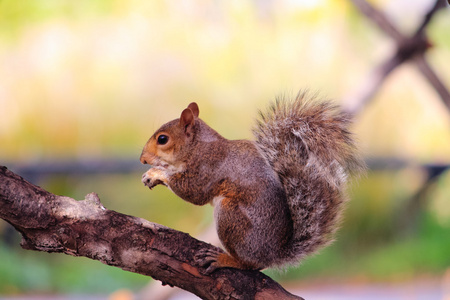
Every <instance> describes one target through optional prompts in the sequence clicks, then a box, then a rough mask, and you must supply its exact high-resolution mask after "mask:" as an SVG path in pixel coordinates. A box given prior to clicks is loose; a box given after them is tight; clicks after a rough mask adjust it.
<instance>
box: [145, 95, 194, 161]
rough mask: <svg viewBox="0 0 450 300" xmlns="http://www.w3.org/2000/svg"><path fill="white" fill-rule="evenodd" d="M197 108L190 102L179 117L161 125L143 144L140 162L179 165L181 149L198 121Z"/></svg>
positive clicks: (190, 136)
mask: <svg viewBox="0 0 450 300" xmlns="http://www.w3.org/2000/svg"><path fill="white" fill-rule="evenodd" d="M198 115H199V109H198V105H197V103H195V102H192V103H191V104H189V105H188V107H187V108H186V109H185V110H183V112H182V113H181V116H180V118H179V119H175V120H173V121H170V122H168V123H166V124H164V125H163V126H161V127H160V128H159V129H158V130H157V131H156V132H155V133H154V134H153V135H152V136H151V137H150V139H149V140H148V142H147V143H146V144H145V146H144V149H143V150H142V154H141V158H140V160H141V163H143V164H150V165H154V166H161V167H168V166H173V167H180V164H182V160H181V159H182V157H180V156H182V154H183V153H184V154H186V153H185V152H186V151H184V152H183V151H182V150H183V148H185V146H187V145H188V144H189V143H190V142H191V141H192V140H193V137H194V130H195V124H196V122H198V119H197V118H198Z"/></svg>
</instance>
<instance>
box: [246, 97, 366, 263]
mask: <svg viewBox="0 0 450 300" xmlns="http://www.w3.org/2000/svg"><path fill="white" fill-rule="evenodd" d="M350 124H351V120H350V117H349V116H348V115H347V114H345V113H343V112H342V111H340V110H339V109H338V107H337V106H336V105H333V104H332V103H330V102H327V101H317V100H315V99H314V98H311V97H309V96H308V94H307V93H306V92H301V93H299V94H298V95H297V97H296V98H295V99H277V100H276V101H275V102H274V103H273V104H272V106H271V107H270V108H269V110H268V111H267V112H265V113H262V112H261V113H260V119H259V120H258V123H257V125H256V127H255V128H254V130H253V133H254V135H255V138H256V144H257V146H258V147H259V148H260V150H261V153H262V154H263V155H264V156H265V157H266V158H267V160H268V162H269V164H270V165H271V166H272V168H273V169H274V170H275V172H276V173H277V174H278V176H279V178H280V181H281V183H282V185H283V187H284V189H285V192H286V196H287V199H288V205H289V208H290V213H291V217H292V221H293V225H294V226H293V227H294V236H293V239H292V242H291V244H290V245H289V247H288V249H286V255H287V257H286V258H285V262H292V263H294V262H297V261H298V260H299V259H301V258H302V257H304V256H305V255H307V254H310V253H312V252H314V251H316V250H317V249H319V248H321V247H323V246H325V245H327V244H328V243H330V242H331V241H332V235H333V233H334V231H335V230H336V228H337V225H338V224H337V223H338V222H339V216H340V214H341V211H342V209H343V207H342V206H343V204H344V202H345V201H346V195H345V183H346V180H347V177H348V175H349V174H351V173H354V172H358V171H360V170H362V169H363V168H364V164H363V162H362V161H361V160H360V159H359V156H358V155H357V152H356V147H355V143H354V140H353V138H352V134H351V133H350V131H349V126H350Z"/></svg>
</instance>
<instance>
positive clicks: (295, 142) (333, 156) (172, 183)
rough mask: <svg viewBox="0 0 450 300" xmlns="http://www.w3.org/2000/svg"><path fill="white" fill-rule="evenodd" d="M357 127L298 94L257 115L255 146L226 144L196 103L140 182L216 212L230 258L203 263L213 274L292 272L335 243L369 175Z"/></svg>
mask: <svg viewBox="0 0 450 300" xmlns="http://www.w3.org/2000/svg"><path fill="white" fill-rule="evenodd" d="M350 124H351V118H350V116H349V115H348V114H346V113H344V112H342V111H340V109H339V108H338V106H336V105H335V104H333V103H331V102H330V101H323V100H321V101H316V100H315V99H314V97H309V96H308V93H307V92H299V94H298V95H297V96H296V97H295V98H294V99H285V98H283V97H281V98H280V97H279V98H277V99H276V101H274V102H273V103H272V105H271V106H270V108H269V109H268V111H267V112H265V113H262V112H260V117H259V119H258V121H257V124H256V126H255V127H254V129H253V134H254V136H255V140H254V141H249V140H228V139H226V138H224V137H222V136H221V135H220V134H219V133H217V132H216V131H215V130H214V129H212V128H211V127H209V126H208V125H207V124H206V123H205V122H204V121H202V120H201V119H199V108H198V105H197V104H196V103H195V102H193V103H191V104H189V105H188V107H187V108H186V109H184V110H183V111H182V113H181V116H180V118H179V119H175V120H172V121H170V122H168V123H166V124H164V125H162V126H161V127H160V128H159V129H158V130H156V132H155V133H154V134H153V135H152V136H151V137H150V139H149V140H148V142H147V143H146V144H145V146H144V148H143V151H142V154H141V156H140V161H141V162H142V163H143V164H149V165H151V168H150V169H149V170H148V171H147V172H145V173H144V174H143V176H142V182H143V183H144V184H145V185H146V186H147V187H149V188H150V189H152V188H153V187H155V186H156V185H158V184H162V185H165V186H167V187H168V188H169V189H170V190H172V191H173V192H174V193H175V194H176V195H178V196H179V197H180V198H182V199H184V200H186V201H188V202H190V203H193V204H195V205H205V204H207V203H211V204H213V205H214V217H215V222H216V228H217V233H218V236H219V239H220V241H221V243H222V245H223V246H224V248H225V249H226V252H223V251H221V250H220V249H217V250H205V251H203V252H201V253H199V254H198V255H197V256H196V260H197V262H198V264H199V265H200V266H202V267H205V268H206V273H210V272H212V271H214V270H215V269H216V268H222V267H233V268H238V269H246V270H261V269H265V268H269V267H281V266H284V265H286V264H294V263H296V262H298V261H300V260H301V259H302V258H303V257H305V256H306V255H308V254H311V253H313V252H315V251H317V250H318V249H320V248H322V247H324V246H326V245H327V244H329V243H330V242H331V241H332V240H333V233H334V232H335V231H336V229H337V227H338V223H339V218H340V215H341V211H342V210H343V204H344V203H345V202H346V199H347V196H346V194H345V183H346V181H347V178H348V176H349V175H350V174H355V173H358V172H359V171H361V170H363V169H364V163H363V162H362V160H361V159H360V157H359V155H358V153H357V147H356V145H355V142H354V139H353V135H352V133H351V132H350V131H349V126H350Z"/></svg>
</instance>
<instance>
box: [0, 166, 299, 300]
mask: <svg viewBox="0 0 450 300" xmlns="http://www.w3.org/2000/svg"><path fill="white" fill-rule="evenodd" d="M0 218H2V219H4V220H6V221H7V222H8V223H10V224H11V225H12V226H14V227H15V228H16V230H18V231H19V232H20V233H21V234H22V237H23V239H22V242H21V245H22V247H23V248H25V249H30V250H38V251H45V252H59V253H66V254H68V255H72V256H85V257H88V258H91V259H94V260H98V261H101V262H102V263H104V264H107V265H111V266H116V267H119V268H122V269H123V270H126V271H130V272H135V273H140V274H143V275H147V276H151V277H153V278H154V279H156V280H160V281H161V282H162V283H163V284H168V285H171V286H178V287H180V288H182V289H185V290H187V291H189V292H191V293H194V294H195V295H197V296H199V297H201V298H203V299H301V298H300V297H297V296H294V295H292V294H290V293H288V292H287V291H285V290H284V289H283V288H282V287H281V286H280V285H279V284H278V283H276V282H275V281H273V280H272V279H271V278H269V277H267V276H266V275H264V274H262V273H260V272H257V271H243V270H237V269H231V268H223V269H219V270H217V271H215V272H213V273H212V274H210V275H205V274H204V269H203V268H202V267H200V266H198V265H197V264H196V261H195V255H196V253H197V252H198V251H199V250H201V249H205V248H210V247H214V246H212V245H209V244H206V243H204V242H201V241H198V240H196V239H194V238H192V237H191V236H189V235H188V234H186V233H182V232H179V231H176V230H173V229H170V228H167V227H165V226H162V225H159V224H155V223H151V222H149V221H146V220H144V219H141V218H137V217H133V216H128V215H124V214H121V213H118V212H115V211H112V210H108V209H106V208H105V207H103V205H102V204H101V203H100V199H99V197H98V196H97V195H96V194H95V193H91V194H88V195H87V196H86V199H85V200H81V201H76V200H74V199H72V198H69V197H64V196H57V195H54V194H52V193H50V192H48V191H46V190H44V189H42V188H40V187H38V186H36V185H33V184H31V183H29V182H27V181H26V180H24V179H23V178H21V177H20V176H18V175H16V174H14V173H13V172H11V171H9V170H8V169H7V168H6V167H0Z"/></svg>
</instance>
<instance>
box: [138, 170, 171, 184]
mask: <svg viewBox="0 0 450 300" xmlns="http://www.w3.org/2000/svg"><path fill="white" fill-rule="evenodd" d="M166 182H167V178H166V174H165V172H164V170H161V169H157V168H151V169H149V170H148V171H147V172H145V173H144V174H142V183H143V184H144V185H145V186H147V187H148V188H149V189H152V188H154V187H155V186H157V185H158V184H163V185H167V183H166Z"/></svg>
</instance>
